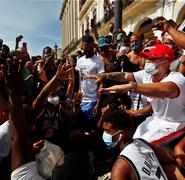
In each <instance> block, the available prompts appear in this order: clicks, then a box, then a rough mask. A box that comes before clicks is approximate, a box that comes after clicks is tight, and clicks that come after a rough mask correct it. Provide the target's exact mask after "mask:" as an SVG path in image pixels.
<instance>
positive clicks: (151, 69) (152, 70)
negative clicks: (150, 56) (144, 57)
mask: <svg viewBox="0 0 185 180" xmlns="http://www.w3.org/2000/svg"><path fill="white" fill-rule="evenodd" d="M163 62H164V61H163ZM163 62H160V63H151V62H146V63H145V67H144V70H145V72H146V73H148V74H150V75H155V74H157V73H158V72H159V69H157V68H156V67H157V66H158V65H160V64H162V63H163Z"/></svg>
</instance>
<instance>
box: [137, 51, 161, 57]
mask: <svg viewBox="0 0 185 180" xmlns="http://www.w3.org/2000/svg"><path fill="white" fill-rule="evenodd" d="M139 55H140V56H141V57H144V58H146V57H148V58H150V59H157V58H161V57H159V56H153V54H152V53H151V52H141V53H140V54H139Z"/></svg>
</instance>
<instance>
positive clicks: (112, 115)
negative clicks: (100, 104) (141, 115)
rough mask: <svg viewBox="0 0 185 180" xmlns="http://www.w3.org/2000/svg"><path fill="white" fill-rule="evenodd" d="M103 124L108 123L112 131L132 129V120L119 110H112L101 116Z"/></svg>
mask: <svg viewBox="0 0 185 180" xmlns="http://www.w3.org/2000/svg"><path fill="white" fill-rule="evenodd" d="M103 121H104V122H109V123H110V124H111V125H112V128H113V129H121V130H127V129H129V128H131V127H132V120H131V118H130V117H129V115H128V114H127V113H126V112H124V111H122V110H120V109H114V110H112V111H110V112H108V113H105V115H104V116H103Z"/></svg>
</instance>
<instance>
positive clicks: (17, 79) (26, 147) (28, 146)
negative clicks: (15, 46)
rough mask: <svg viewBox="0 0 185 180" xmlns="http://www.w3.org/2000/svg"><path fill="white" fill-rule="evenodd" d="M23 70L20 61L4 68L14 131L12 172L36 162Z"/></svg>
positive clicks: (10, 116)
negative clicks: (27, 111)
mask: <svg viewBox="0 0 185 180" xmlns="http://www.w3.org/2000/svg"><path fill="white" fill-rule="evenodd" d="M9 62H10V61H9ZM22 69H23V65H22V63H21V62H18V61H17V62H15V61H14V64H11V66H10V65H8V66H7V67H5V68H4V74H5V78H6V84H7V88H8V91H9V112H10V115H9V118H10V124H11V127H12V130H13V131H12V132H13V135H12V137H13V147H12V171H14V170H15V169H17V168H18V167H19V166H21V165H22V164H25V163H28V162H31V161H34V152H33V146H32V142H31V138H30V137H29V130H28V124H27V121H26V118H25V114H24V111H23V105H22V88H23V76H22Z"/></svg>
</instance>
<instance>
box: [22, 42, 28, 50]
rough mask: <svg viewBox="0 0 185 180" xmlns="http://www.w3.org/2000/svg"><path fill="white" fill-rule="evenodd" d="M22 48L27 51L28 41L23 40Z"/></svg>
mask: <svg viewBox="0 0 185 180" xmlns="http://www.w3.org/2000/svg"><path fill="white" fill-rule="evenodd" d="M22 48H23V49H25V50H26V52H27V43H26V42H23V43H22Z"/></svg>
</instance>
